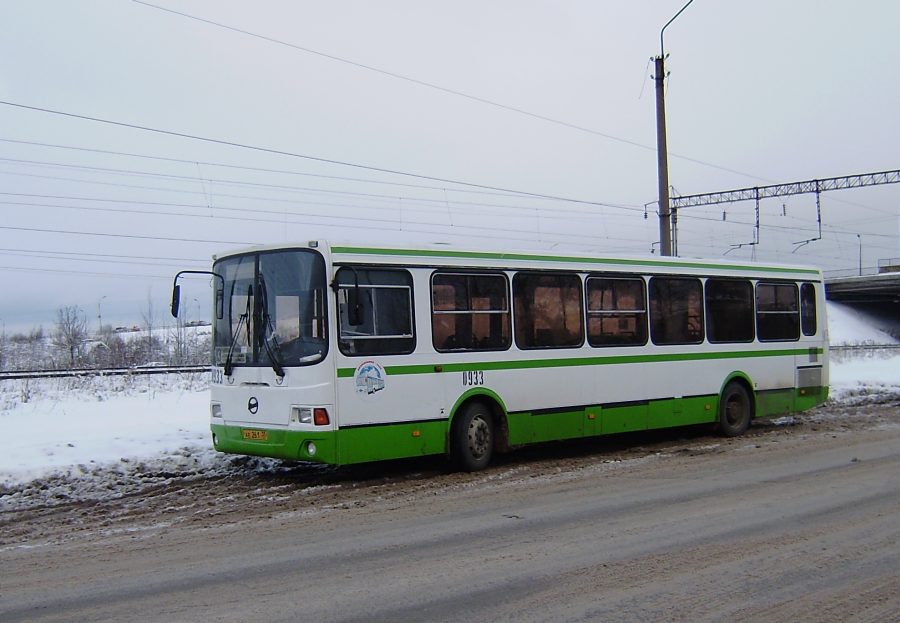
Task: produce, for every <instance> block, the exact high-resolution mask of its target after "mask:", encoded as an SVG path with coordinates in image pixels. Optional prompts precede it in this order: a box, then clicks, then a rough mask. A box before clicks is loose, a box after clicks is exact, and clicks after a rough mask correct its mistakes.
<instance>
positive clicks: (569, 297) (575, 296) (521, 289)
mask: <svg viewBox="0 0 900 623" xmlns="http://www.w3.org/2000/svg"><path fill="white" fill-rule="evenodd" d="M513 313H514V314H515V317H516V345H517V346H518V347H519V348H523V349H528V348H573V347H577V346H581V344H582V343H583V342H584V309H583V298H582V295H581V277H579V276H578V275H577V274H574V273H551V272H547V273H517V274H516V276H515V277H514V278H513Z"/></svg>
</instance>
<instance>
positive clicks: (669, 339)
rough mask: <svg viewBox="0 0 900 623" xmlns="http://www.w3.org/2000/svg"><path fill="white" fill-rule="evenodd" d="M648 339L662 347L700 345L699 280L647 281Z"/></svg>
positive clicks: (678, 278)
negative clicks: (648, 303) (648, 308)
mask: <svg viewBox="0 0 900 623" xmlns="http://www.w3.org/2000/svg"><path fill="white" fill-rule="evenodd" d="M650 339H652V340H653V343H654V344H661V345H669V344H699V343H700V342H702V341H703V285H702V284H701V283H700V280H699V279H694V278H692V277H653V278H651V279H650Z"/></svg>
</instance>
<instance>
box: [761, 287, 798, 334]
mask: <svg viewBox="0 0 900 623" xmlns="http://www.w3.org/2000/svg"><path fill="white" fill-rule="evenodd" d="M756 333H757V334H758V335H759V341H760V342H778V341H788V340H798V339H800V303H799V300H798V296H797V284H794V283H762V282H760V283H758V284H756Z"/></svg>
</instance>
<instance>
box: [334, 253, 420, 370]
mask: <svg viewBox="0 0 900 623" xmlns="http://www.w3.org/2000/svg"><path fill="white" fill-rule="evenodd" d="M336 279H337V283H338V287H337V295H338V316H339V324H338V326H339V327H340V335H339V336H338V345H339V346H340V349H341V352H342V353H343V354H345V355H402V354H406V353H411V352H412V351H413V349H414V348H415V345H416V342H415V335H414V334H413V313H412V310H413V307H412V276H411V275H410V274H409V273H408V272H406V271H404V270H378V269H368V268H341V269H340V270H339V271H338V272H337V278H336ZM353 292H355V293H356V294H355V295H354V294H352V293H353ZM353 296H356V298H357V299H358V301H359V303H358V305H359V311H360V321H361V322H360V323H359V324H350V323H351V315H350V313H349V305H350V301H351V298H352V297H353Z"/></svg>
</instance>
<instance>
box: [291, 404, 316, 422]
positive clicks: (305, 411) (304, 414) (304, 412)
mask: <svg viewBox="0 0 900 623" xmlns="http://www.w3.org/2000/svg"><path fill="white" fill-rule="evenodd" d="M291 421H292V422H297V423H298V424H312V421H313V410H312V407H291Z"/></svg>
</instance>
